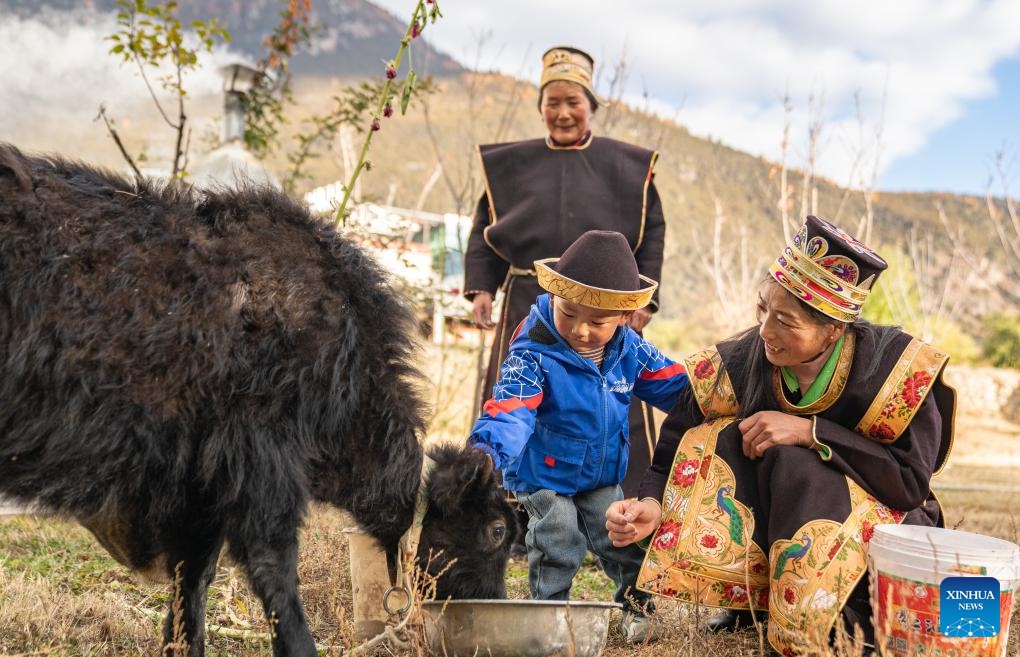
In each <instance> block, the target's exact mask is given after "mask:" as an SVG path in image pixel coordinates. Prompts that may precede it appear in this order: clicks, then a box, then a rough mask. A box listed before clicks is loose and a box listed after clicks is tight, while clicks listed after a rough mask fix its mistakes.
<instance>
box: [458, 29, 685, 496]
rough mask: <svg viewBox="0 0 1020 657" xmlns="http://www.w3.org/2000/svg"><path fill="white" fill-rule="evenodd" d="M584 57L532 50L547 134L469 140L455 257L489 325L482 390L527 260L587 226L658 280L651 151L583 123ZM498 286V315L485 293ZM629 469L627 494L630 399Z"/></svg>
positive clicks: (659, 227)
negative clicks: (462, 224) (467, 192)
mask: <svg viewBox="0 0 1020 657" xmlns="http://www.w3.org/2000/svg"><path fill="white" fill-rule="evenodd" d="M593 68H594V60H593V59H592V58H591V56H590V55H588V54H587V53H585V52H584V51H582V50H578V49H577V48H572V47H566V46H564V47H556V48H551V49H549V50H548V51H547V52H546V53H545V54H544V55H543V56H542V78H541V83H540V96H539V102H538V108H539V111H540V112H541V114H542V117H543V119H544V120H545V125H546V129H547V130H548V133H549V134H548V136H547V137H545V138H542V139H530V140H526V141H519V142H512V143H506V144H489V145H483V146H479V148H478V150H479V154H480V155H481V161H482V172H483V176H484V179H485V193H484V194H483V195H482V197H481V199H480V200H479V201H478V208H477V209H476V211H475V220H474V226H473V228H472V230H471V237H470V238H469V240H468V248H467V254H466V257H465V270H466V271H465V283H464V290H465V292H464V296H465V297H466V298H467V299H468V300H469V301H471V302H472V304H473V307H472V315H473V317H474V321H475V323H476V324H477V325H478V326H481V327H483V328H493V327H494V326H495V328H496V334H495V338H494V343H493V347H492V353H491V354H490V356H489V366H488V370H487V373H486V378H485V383H484V387H483V390H482V396H483V401H484V399H486V398H488V397H489V396H490V395H491V394H492V386H493V384H494V383H495V381H496V379H497V377H498V375H499V367H500V363H502V362H503V359H504V357H505V356H506V353H507V346H508V344H509V343H510V338H511V337H512V335H513V333H514V330H515V329H516V328H517V326H518V324H520V322H521V321H522V320H523V319H524V318H525V317H527V315H528V311H529V310H530V308H531V304H532V303H534V301H535V298H536V297H537V296H538V295H539V294H541V293H542V290H541V288H539V286H538V281H537V279H536V277H535V270H534V265H533V264H532V263H534V261H535V260H541V259H544V258H554V257H558V256H559V255H560V254H561V253H563V251H565V250H566V248H567V247H569V246H570V245H571V244H572V243H573V242H574V240H576V239H577V238H578V237H579V236H581V235H582V234H583V233H585V232H587V231H589V230H613V231H617V232H619V233H622V234H623V235H624V236H625V237H626V238H627V242H628V243H629V244H630V247H631V249H632V250H633V252H634V257H635V259H636V260H637V265H638V270H639V272H640V273H641V274H642V275H643V276H646V277H648V278H651V279H653V280H656V281H658V280H661V278H660V274H661V273H662V248H663V242H664V239H665V232H666V224H665V221H664V219H663V214H662V206H661V204H660V202H659V194H658V192H657V191H656V189H655V183H654V182H653V180H652V177H653V174H654V169H655V161H656V159H657V158H658V153H656V152H655V151H651V150H647V149H644V148H640V147H638V146H632V145H630V144H626V143H623V142H620V141H616V140H613V139H608V138H605V137H595V136H594V135H592V132H591V121H592V119H593V117H594V115H595V112H596V110H598V107H599V102H598V99H597V97H596V96H595V91H594V89H593V87H592V71H593ZM499 289H502V290H503V292H504V294H505V297H504V300H503V310H502V313H501V316H500V317H498V318H497V319H496V321H495V322H493V317H492V300H493V298H494V297H495V295H496V291H497V290H499ZM657 309H658V292H656V296H654V297H653V298H652V301H651V303H650V304H649V306H648V307H647V308H644V309H641V310H638V311H635V312H634V314H633V316H632V317H631V320H630V325H631V327H632V328H634V329H635V330H636V331H639V332H640V331H641V330H642V329H643V328H644V327H645V326H646V325H647V324H648V322H649V320H651V317H652V313H653V312H655V311H656V310H657ZM630 441H631V448H630V469H629V472H628V476H627V479H626V480H625V481H624V483H623V489H624V493H625V494H627V495H633V494H635V493H636V492H637V484H638V483H639V481H640V476H641V474H642V472H643V471H644V469H645V467H646V466H647V465H648V463H649V462H650V459H651V452H652V450H653V449H654V445H655V428H654V425H653V424H652V416H651V409H650V408H649V407H648V406H647V405H645V404H644V403H642V402H640V401H639V400H637V399H635V400H634V403H633V404H632V405H631V416H630Z"/></svg>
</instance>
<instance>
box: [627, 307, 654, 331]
mask: <svg viewBox="0 0 1020 657" xmlns="http://www.w3.org/2000/svg"><path fill="white" fill-rule="evenodd" d="M650 321H652V311H651V310H648V308H647V307H645V308H638V309H637V310H635V311H634V312H632V313H631V314H630V327H631V328H632V329H634V330H635V331H637V332H638V333H640V332H641V331H642V330H644V328H645V327H646V326H648V322H650Z"/></svg>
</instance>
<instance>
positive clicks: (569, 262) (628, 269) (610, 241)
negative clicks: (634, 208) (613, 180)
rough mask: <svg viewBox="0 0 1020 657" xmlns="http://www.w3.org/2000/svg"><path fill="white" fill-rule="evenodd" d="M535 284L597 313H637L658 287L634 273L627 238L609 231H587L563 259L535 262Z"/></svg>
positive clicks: (634, 269)
mask: <svg viewBox="0 0 1020 657" xmlns="http://www.w3.org/2000/svg"><path fill="white" fill-rule="evenodd" d="M535 273H536V274H537V275H538V284H539V285H540V286H542V289H543V290H547V291H548V292H550V293H551V294H554V295H556V296H558V297H561V298H563V299H566V300H567V301H573V302H574V303H576V304H580V305H582V306H587V307H589V308H598V309H599V310H620V311H628V310H638V309H640V308H644V307H645V306H647V305H648V303H649V302H650V301H651V300H652V294H654V293H655V289H656V288H657V287H659V284H658V283H656V282H655V281H653V280H652V279H650V278H648V277H647V276H642V275H641V274H639V273H638V268H637V261H636V260H634V253H633V251H631V250H630V244H628V243H627V238H626V237H624V236H623V235H622V234H620V233H617V232H616V231H612V230H589V231H588V232H587V233H585V234H583V235H581V236H580V237H578V238H577V239H576V240H575V241H574V243H573V244H571V245H570V246H569V247H568V248H567V250H566V251H564V252H563V256H562V257H559V258H546V259H544V260H536V261H535Z"/></svg>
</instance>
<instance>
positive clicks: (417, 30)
mask: <svg viewBox="0 0 1020 657" xmlns="http://www.w3.org/2000/svg"><path fill="white" fill-rule="evenodd" d="M419 34H421V24H420V23H414V24H413V25H411V38H412V39H414V38H415V37H417V36H418V35H419Z"/></svg>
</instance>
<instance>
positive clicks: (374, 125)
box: [372, 118, 382, 132]
mask: <svg viewBox="0 0 1020 657" xmlns="http://www.w3.org/2000/svg"><path fill="white" fill-rule="evenodd" d="M380 128H382V124H380V123H379V119H378V118H374V119H372V132H375V131H376V130H379V129H380Z"/></svg>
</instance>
